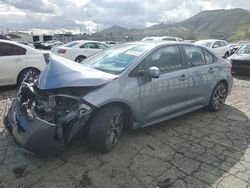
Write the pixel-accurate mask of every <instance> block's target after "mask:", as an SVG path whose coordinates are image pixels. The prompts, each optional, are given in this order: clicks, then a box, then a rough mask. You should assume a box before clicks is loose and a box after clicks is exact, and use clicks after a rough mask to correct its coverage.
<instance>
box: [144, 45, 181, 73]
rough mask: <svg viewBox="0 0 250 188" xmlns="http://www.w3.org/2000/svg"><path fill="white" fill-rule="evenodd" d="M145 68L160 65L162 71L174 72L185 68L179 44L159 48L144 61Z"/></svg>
mask: <svg viewBox="0 0 250 188" xmlns="http://www.w3.org/2000/svg"><path fill="white" fill-rule="evenodd" d="M143 63H144V68H145V69H148V68H150V67H158V68H159V69H160V71H161V73H167V72H173V71H177V70H180V69H182V68H183V63H182V55H181V52H180V48H179V47H178V46H167V47H162V48H160V49H157V50H156V51H154V52H153V53H151V54H150V55H149V56H147V57H146V58H145V59H144V61H143Z"/></svg>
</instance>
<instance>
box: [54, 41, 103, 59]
mask: <svg viewBox="0 0 250 188" xmlns="http://www.w3.org/2000/svg"><path fill="white" fill-rule="evenodd" d="M107 48H108V46H107V45H105V44H103V43H101V42H97V41H87V40H79V41H72V42H69V43H67V44H65V45H63V46H60V47H57V48H54V49H52V50H51V51H52V53H54V54H56V55H59V56H61V57H64V58H67V59H70V60H72V61H76V62H81V61H82V60H83V59H85V58H87V57H89V56H91V55H93V54H95V53H97V52H99V51H101V50H105V49H107Z"/></svg>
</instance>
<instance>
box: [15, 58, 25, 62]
mask: <svg viewBox="0 0 250 188" xmlns="http://www.w3.org/2000/svg"><path fill="white" fill-rule="evenodd" d="M22 61H23V60H22V59H20V58H18V59H15V62H22Z"/></svg>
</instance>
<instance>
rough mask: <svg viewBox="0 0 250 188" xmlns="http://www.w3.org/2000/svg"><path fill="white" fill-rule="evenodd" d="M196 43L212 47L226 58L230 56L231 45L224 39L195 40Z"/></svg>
mask: <svg viewBox="0 0 250 188" xmlns="http://www.w3.org/2000/svg"><path fill="white" fill-rule="evenodd" d="M195 44H196V45H201V46H204V47H207V48H210V49H211V50H213V51H214V52H215V53H216V54H217V55H219V56H220V57H223V58H225V59H226V58H228V57H229V56H230V45H229V44H228V43H227V42H226V41H224V40H212V39H210V40H200V41H197V42H195Z"/></svg>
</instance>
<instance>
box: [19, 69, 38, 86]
mask: <svg viewBox="0 0 250 188" xmlns="http://www.w3.org/2000/svg"><path fill="white" fill-rule="evenodd" d="M28 69H34V70H37V71H38V72H39V73H41V70H39V69H38V68H36V67H25V68H24V69H22V70H21V71H19V72H18V74H17V76H16V84H17V82H18V78H19V76H20V75H21V74H22V72H24V71H26V70H28Z"/></svg>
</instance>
